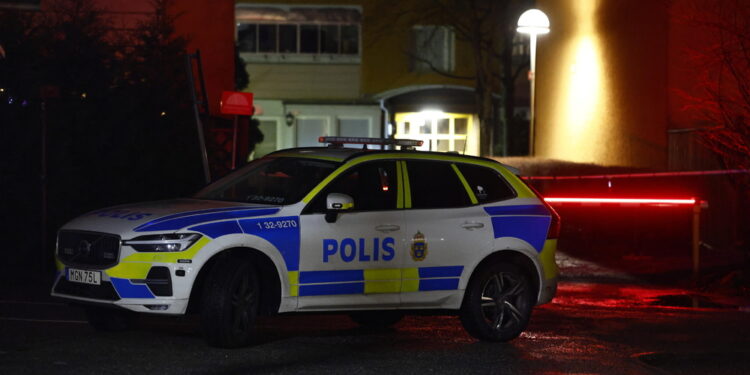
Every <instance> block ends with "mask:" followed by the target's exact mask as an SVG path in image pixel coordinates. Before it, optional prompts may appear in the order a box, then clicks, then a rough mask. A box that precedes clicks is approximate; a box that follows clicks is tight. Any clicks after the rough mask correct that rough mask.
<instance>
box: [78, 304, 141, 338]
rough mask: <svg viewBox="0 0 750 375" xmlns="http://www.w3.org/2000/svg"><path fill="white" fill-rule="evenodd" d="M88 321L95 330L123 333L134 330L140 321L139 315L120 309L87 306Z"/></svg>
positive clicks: (85, 309) (85, 308)
mask: <svg viewBox="0 0 750 375" xmlns="http://www.w3.org/2000/svg"><path fill="white" fill-rule="evenodd" d="M84 311H85V312H86V319H87V320H88V321H89V324H90V325H91V326H92V327H94V329H95V330H97V331H101V332H122V331H127V330H130V329H133V328H134V327H135V324H136V323H137V321H138V314H137V313H135V312H133V311H129V310H121V309H119V308H106V307H99V306H85V307H84Z"/></svg>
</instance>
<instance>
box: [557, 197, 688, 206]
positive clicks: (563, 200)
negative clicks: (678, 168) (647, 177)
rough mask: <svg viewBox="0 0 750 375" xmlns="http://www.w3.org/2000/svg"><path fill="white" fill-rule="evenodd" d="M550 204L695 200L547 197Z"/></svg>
mask: <svg viewBox="0 0 750 375" xmlns="http://www.w3.org/2000/svg"><path fill="white" fill-rule="evenodd" d="M544 200H545V201H546V202H550V203H619V204H628V203H630V204H675V205H694V204H695V203H696V199H695V198H687V199H668V198H579V197H565V198H561V197H546V198H544Z"/></svg>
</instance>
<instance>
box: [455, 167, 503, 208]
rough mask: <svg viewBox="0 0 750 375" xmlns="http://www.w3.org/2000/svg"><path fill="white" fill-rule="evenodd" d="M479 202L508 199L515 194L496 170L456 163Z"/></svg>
mask: <svg viewBox="0 0 750 375" xmlns="http://www.w3.org/2000/svg"><path fill="white" fill-rule="evenodd" d="M457 166H458V170H459V171H461V174H463V175H464V178H465V179H466V182H468V183H469V186H470V187H471V190H472V191H474V195H475V196H476V197H477V200H478V201H479V204H484V203H489V202H496V201H501V200H505V199H510V198H513V197H515V196H516V194H515V192H514V191H513V190H512V189H511V188H510V186H508V183H507V182H505V179H504V178H503V177H502V176H500V174H498V173H497V172H496V171H494V170H492V169H490V168H486V167H480V166H478V165H471V164H457Z"/></svg>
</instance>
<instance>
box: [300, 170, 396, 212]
mask: <svg viewBox="0 0 750 375" xmlns="http://www.w3.org/2000/svg"><path fill="white" fill-rule="evenodd" d="M396 181H397V177H396V162H394V161H378V162H371V163H364V164H361V165H358V166H356V167H354V168H351V169H349V170H348V171H346V172H344V173H342V174H341V175H340V176H338V177H336V179H335V180H333V181H332V182H331V183H330V184H328V186H326V187H325V188H324V189H323V190H322V191H321V192H320V194H318V195H317V196H315V198H314V199H313V201H312V202H310V205H309V206H308V207H307V208H305V212H304V213H324V212H325V211H326V197H327V196H328V194H330V193H342V194H346V195H349V196H351V197H352V198H353V199H354V209H353V211H382V210H394V209H396V200H397V195H398V190H397V186H396Z"/></svg>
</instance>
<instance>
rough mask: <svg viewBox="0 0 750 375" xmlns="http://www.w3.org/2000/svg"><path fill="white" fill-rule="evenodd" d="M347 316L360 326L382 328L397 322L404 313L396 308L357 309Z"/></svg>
mask: <svg viewBox="0 0 750 375" xmlns="http://www.w3.org/2000/svg"><path fill="white" fill-rule="evenodd" d="M349 317H350V318H351V319H352V320H353V321H354V322H355V323H357V324H359V325H360V326H362V327H365V328H373V329H383V328H388V327H390V326H392V325H394V324H396V323H398V322H399V321H400V320H401V318H403V317H404V314H403V313H402V312H401V311H398V310H385V311H357V312H353V313H350V314H349Z"/></svg>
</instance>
